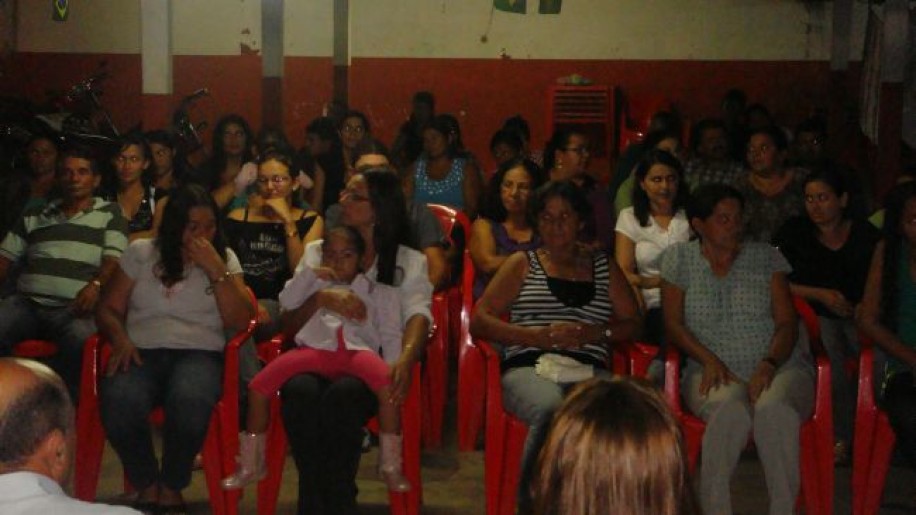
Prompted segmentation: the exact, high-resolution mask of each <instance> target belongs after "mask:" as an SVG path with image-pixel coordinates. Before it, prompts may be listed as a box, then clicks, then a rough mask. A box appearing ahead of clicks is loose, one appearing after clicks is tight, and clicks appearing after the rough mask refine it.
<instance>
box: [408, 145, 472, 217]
mask: <svg viewBox="0 0 916 515" xmlns="http://www.w3.org/2000/svg"><path fill="white" fill-rule="evenodd" d="M466 162H467V161H466V160H465V159H464V158H461V157H456V158H453V159H452V167H451V168H450V169H449V171H448V175H446V176H445V178H444V179H442V180H434V179H430V178H429V174H428V173H427V166H428V163H427V161H426V157H425V156H424V157H421V158H420V159H418V160H417V166H416V170H415V171H414V190H413V201H414V203H417V204H443V205H446V206H449V207H453V208H455V209H464V188H463V185H464V165H465V163H466Z"/></svg>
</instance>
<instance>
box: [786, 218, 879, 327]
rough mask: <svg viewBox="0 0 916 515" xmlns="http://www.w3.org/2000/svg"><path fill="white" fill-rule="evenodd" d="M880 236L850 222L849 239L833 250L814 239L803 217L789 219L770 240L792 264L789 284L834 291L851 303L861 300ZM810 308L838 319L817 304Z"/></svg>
mask: <svg viewBox="0 0 916 515" xmlns="http://www.w3.org/2000/svg"><path fill="white" fill-rule="evenodd" d="M880 239H881V233H880V232H878V230H877V229H875V227H874V226H872V225H871V224H870V223H868V222H865V221H861V220H853V221H852V227H851V229H850V231H849V238H847V239H846V243H844V244H843V246H842V247H840V248H839V249H837V250H831V249H829V248H827V247H825V246H824V244H823V243H821V241H820V240H819V239H818V238H817V227H816V226H815V225H814V223H813V222H811V220H810V219H809V218H808V217H807V216H798V217H795V218H790V219H789V220H788V221H787V222H786V223H785V224H784V225H783V226H782V228H780V229H779V231H778V232H777V233H776V235H775V236H774V237H773V244H774V245H776V246H777V247H778V248H779V250H780V252H782V254H783V256H785V257H786V259H787V260H788V261H789V264H790V265H792V273H790V274H789V281H790V282H793V283H795V284H800V285H803V286H814V287H818V288H829V289H832V290H838V291H839V292H840V293H842V294H843V296H844V297H846V300H848V301H849V302H850V303H851V304H858V303H859V302H860V301H861V300H862V295H863V293H864V290H865V279H866V277H867V276H868V267H869V264H870V263H871V257H872V253H873V252H874V250H875V245H876V244H877V243H878V240H880ZM811 307H812V308H814V311H816V312H817V314H818V315H822V316H827V317H830V318H839V317H838V316H837V315H836V314H834V313H833V312H832V311H830V310H829V309H828V308H827V307H826V306H824V305H822V304H821V303H820V302H812V303H811Z"/></svg>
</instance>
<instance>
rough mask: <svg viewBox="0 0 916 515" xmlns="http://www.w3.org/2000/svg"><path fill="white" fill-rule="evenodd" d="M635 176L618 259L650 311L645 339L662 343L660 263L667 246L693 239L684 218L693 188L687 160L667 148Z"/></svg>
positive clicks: (621, 221)
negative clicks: (686, 174) (686, 175)
mask: <svg viewBox="0 0 916 515" xmlns="http://www.w3.org/2000/svg"><path fill="white" fill-rule="evenodd" d="M634 178H635V180H636V187H634V188H633V206H632V207H628V208H625V209H624V210H623V211H621V212H620V216H618V218H617V227H616V229H615V230H616V232H617V236H616V239H615V242H614V258H615V260H616V261H617V264H618V265H619V266H620V269H621V270H623V273H624V275H626V277H627V281H629V283H630V285H632V286H633V289H634V290H635V292H636V298H637V300H638V301H639V305H640V307H641V308H642V309H643V311H644V312H645V322H646V328H645V329H646V330H645V332H644V338H645V340H646V341H648V342H649V343H653V344H656V345H661V344H662V339H663V322H662V313H661V293H660V290H659V287H660V286H661V276H660V275H659V263H660V261H661V255H662V252H663V251H664V250H665V249H666V248H668V247H669V246H670V245H672V244H674V243H678V242H681V241H687V239H688V238H689V236H690V225H689V224H688V223H687V217H686V215H685V214H684V207H685V205H686V203H687V195H688V187H687V184H686V183H685V182H684V169H683V167H682V165H681V162H680V161H679V160H678V159H677V158H676V157H674V156H673V155H671V154H670V153H669V152H666V151H664V150H650V151H649V152H648V153H646V155H645V156H643V158H642V159H641V160H640V161H639V164H638V165H636V170H635V172H634ZM661 355H664V354H663V353H661Z"/></svg>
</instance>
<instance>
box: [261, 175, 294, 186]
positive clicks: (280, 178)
mask: <svg viewBox="0 0 916 515" xmlns="http://www.w3.org/2000/svg"><path fill="white" fill-rule="evenodd" d="M290 180H292V177H290V176H288V175H272V176H270V177H258V184H260V185H261V186H267V183H268V182H272V183H274V184H276V185H277V186H279V185H281V184H283V183H285V182H287V181H290Z"/></svg>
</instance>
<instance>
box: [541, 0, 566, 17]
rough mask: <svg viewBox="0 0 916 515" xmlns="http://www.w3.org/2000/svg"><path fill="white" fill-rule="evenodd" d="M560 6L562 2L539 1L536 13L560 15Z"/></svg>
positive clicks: (553, 0)
mask: <svg viewBox="0 0 916 515" xmlns="http://www.w3.org/2000/svg"><path fill="white" fill-rule="evenodd" d="M562 6H563V0H541V6H540V8H538V12H539V13H540V14H560V7H562Z"/></svg>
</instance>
